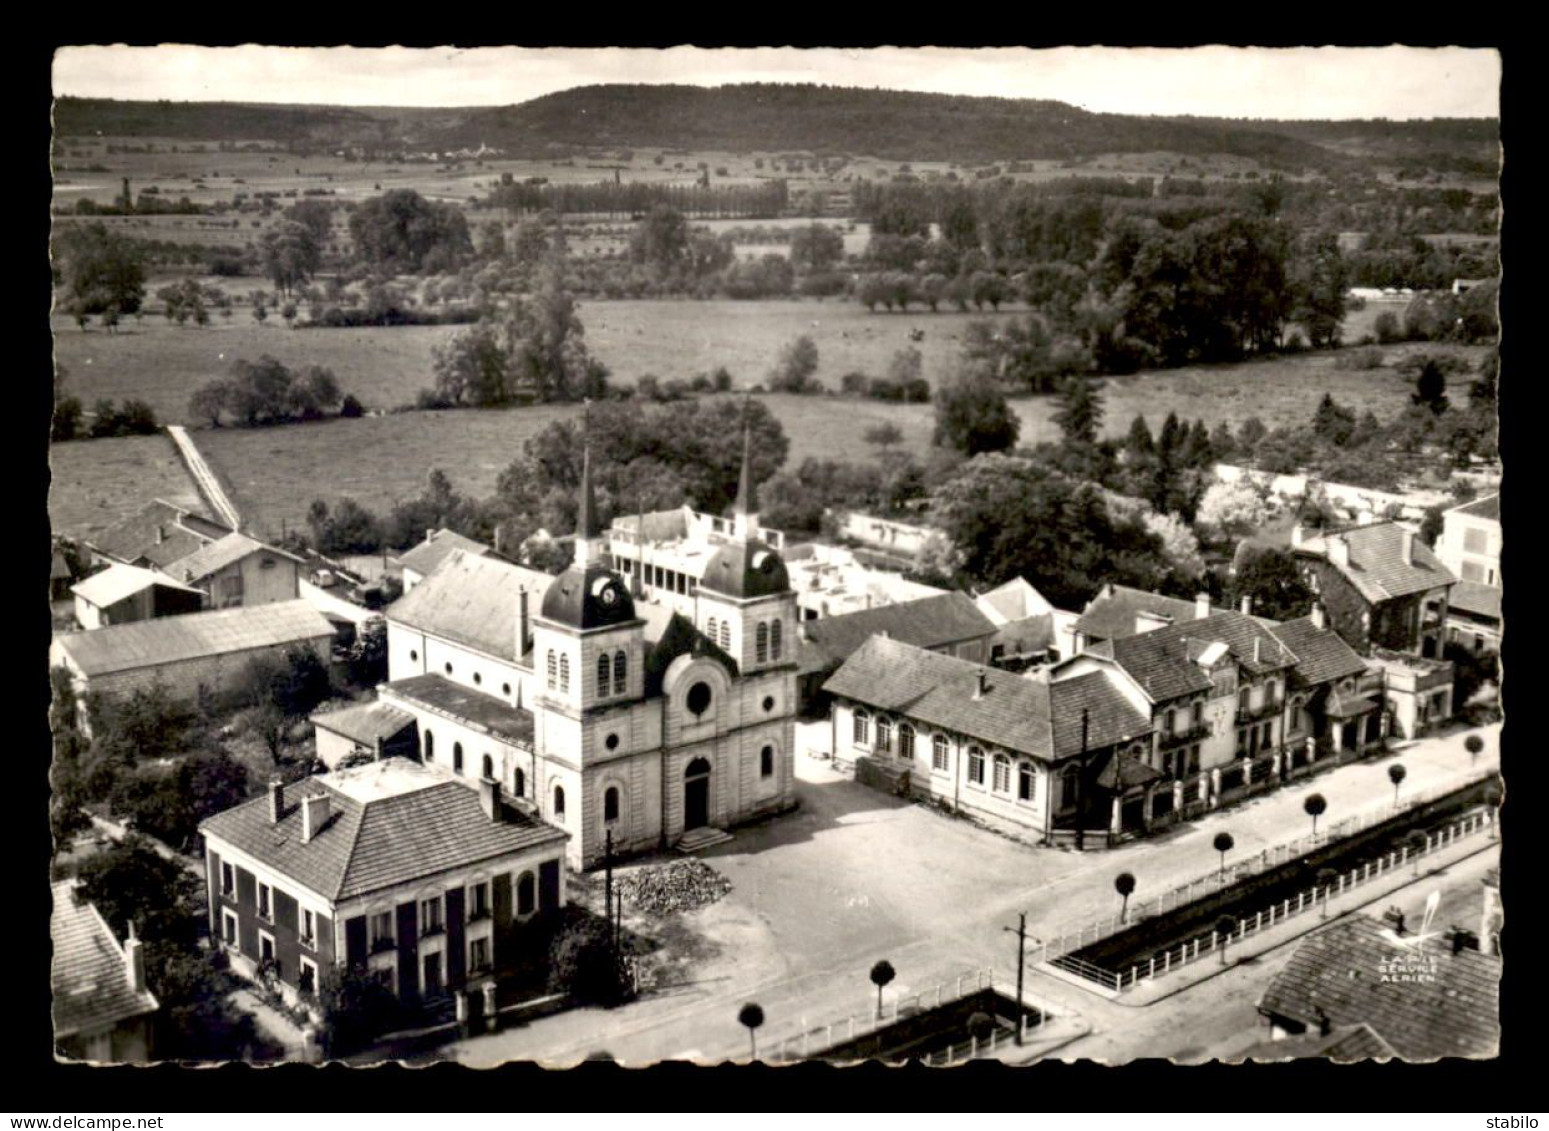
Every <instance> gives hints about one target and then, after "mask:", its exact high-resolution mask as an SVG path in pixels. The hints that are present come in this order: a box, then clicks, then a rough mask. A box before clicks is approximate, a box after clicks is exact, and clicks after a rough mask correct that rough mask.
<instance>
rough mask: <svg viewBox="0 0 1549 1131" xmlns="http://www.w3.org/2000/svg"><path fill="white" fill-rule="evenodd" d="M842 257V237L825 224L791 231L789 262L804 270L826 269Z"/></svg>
mask: <svg viewBox="0 0 1549 1131" xmlns="http://www.w3.org/2000/svg"><path fill="white" fill-rule="evenodd" d="M843 258H844V237H843V236H841V235H840V234H839V232H838V230H837V229H835V228H833V227H830V226H829V225H827V224H808V225H807V226H806V227H804V228H797V229H796V230H795V231H794V232H792V233H791V262H792V263H793V264H795V265H796V266H797V267H799V268H801V269H802V270H804V271H826V270H828V269H829V268H830V267H832V266H833V265H834V264H835V263H838V262H839V261H840V260H841V259H843Z"/></svg>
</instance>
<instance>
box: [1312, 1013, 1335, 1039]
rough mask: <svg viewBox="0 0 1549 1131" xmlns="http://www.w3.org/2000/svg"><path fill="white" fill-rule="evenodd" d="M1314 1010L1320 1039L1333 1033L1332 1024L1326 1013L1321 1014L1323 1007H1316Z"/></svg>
mask: <svg viewBox="0 0 1549 1131" xmlns="http://www.w3.org/2000/svg"><path fill="white" fill-rule="evenodd" d="M1316 1008H1317V1015H1316V1016H1317V1018H1318V1035H1319V1036H1321V1037H1326V1036H1328V1035H1329V1034H1330V1033H1332V1032H1333V1031H1334V1022H1333V1021H1332V1020H1330V1018H1329V1015H1328V1014H1327V1013H1324V1012H1323V1007H1322V1006H1321V1005H1320V1006H1317V1007H1316Z"/></svg>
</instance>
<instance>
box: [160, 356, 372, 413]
mask: <svg viewBox="0 0 1549 1131" xmlns="http://www.w3.org/2000/svg"><path fill="white" fill-rule="evenodd" d="M335 411H337V412H338V414H339V415H340V416H346V417H350V416H360V415H361V413H362V412H363V411H364V410H363V408H362V406H361V404H360V402H359V401H358V400H356V399H355V398H354V397H353V396H348V395H346V394H345V393H344V392H343V390H341V389H340V388H339V380H338V378H337V377H335V376H334V373H333V370H331V369H327V368H324V367H323V366H320V365H309V366H307V367H306V368H305V369H303V370H301V371H299V372H292V371H291V370H290V368H289V367H287V366H286V365H284V364H282V363H281V362H279V361H276V360H275V359H274V358H272V357H270V356H268V355H267V354H265V355H264V356H263V357H261V358H259V359H258V360H257V361H256V362H252V361H247V360H245V359H242V358H238V359H237V360H236V361H234V362H232V364H231V371H230V374H229V376H226V377H223V378H219V379H217V380H214V381H211V382H209V383H208V384H205V385H202V386H200V387H199V388H198V389H197V390H195V392H194V394H193V396H192V397H190V398H189V401H188V414H189V416H191V417H193V418H194V419H196V420H203V421H207V422H208V423H209V425H210V427H212V428H219V427H220V426H221V424H222V422H223V421H230V422H232V423H235V424H239V425H242V426H244V427H248V428H253V427H257V426H259V425H266V424H283V423H287V422H289V421H295V420H320V419H322V418H323V417H324V416H326V415H330V414H332V413H334V412H335Z"/></svg>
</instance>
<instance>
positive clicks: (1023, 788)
mask: <svg viewBox="0 0 1549 1131" xmlns="http://www.w3.org/2000/svg"><path fill="white" fill-rule="evenodd" d="M1037 781H1038V779H1037V777H1035V776H1034V774H1033V764H1032V763H1031V762H1018V763H1017V800H1018V801H1031V800H1032V799H1033V787H1034V785H1035V784H1036V783H1037Z"/></svg>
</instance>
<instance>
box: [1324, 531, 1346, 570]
mask: <svg viewBox="0 0 1549 1131" xmlns="http://www.w3.org/2000/svg"><path fill="white" fill-rule="evenodd" d="M1328 560H1329V561H1331V562H1333V563H1334V564H1335V565H1337V566H1339V567H1341V568H1342V569H1349V568H1350V543H1349V542H1347V541H1345V537H1344V535H1343V534H1334V535H1330V537H1329V539H1328Z"/></svg>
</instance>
